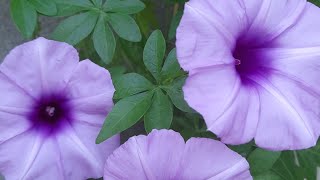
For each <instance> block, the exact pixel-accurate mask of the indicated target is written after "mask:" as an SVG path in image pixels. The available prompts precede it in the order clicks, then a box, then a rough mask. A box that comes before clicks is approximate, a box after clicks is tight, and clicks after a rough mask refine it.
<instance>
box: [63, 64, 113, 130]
mask: <svg viewBox="0 0 320 180" xmlns="http://www.w3.org/2000/svg"><path fill="white" fill-rule="evenodd" d="M67 88H68V96H69V99H70V103H71V104H72V107H73V110H74V117H73V118H74V119H73V120H74V121H82V122H85V123H88V124H92V125H93V126H101V125H102V124H103V122H104V119H105V117H106V116H107V114H108V112H109V111H110V110H111V108H112V107H113V101H112V97H113V93H114V91H115V90H114V87H113V84H112V80H111V76H110V74H109V72H108V71H107V70H106V69H104V68H102V67H99V66H98V65H96V64H94V63H92V62H91V61H89V60H84V61H81V62H80V63H79V65H78V66H77V68H76V69H75V70H74V72H73V74H72V76H71V78H70V80H69V82H68V86H67Z"/></svg>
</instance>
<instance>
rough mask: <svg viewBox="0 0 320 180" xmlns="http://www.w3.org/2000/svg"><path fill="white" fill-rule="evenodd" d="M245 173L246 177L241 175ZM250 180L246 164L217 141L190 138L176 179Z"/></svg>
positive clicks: (241, 158)
mask: <svg viewBox="0 0 320 180" xmlns="http://www.w3.org/2000/svg"><path fill="white" fill-rule="evenodd" d="M243 173H245V174H246V175H242V174H243ZM240 177H241V179H242V180H250V179H252V177H251V175H250V172H249V164H248V162H247V161H246V160H245V159H244V158H243V157H241V156H240V155H239V154H237V153H236V152H233V151H231V150H230V149H229V148H228V147H227V146H226V145H224V144H223V143H221V142H219V141H215V140H212V139H206V138H191V139H189V140H188V141H187V143H186V147H185V150H184V153H183V157H182V161H181V166H180V172H179V175H178V178H177V179H184V180H202V179H210V180H215V179H216V180H218V179H239V178H240Z"/></svg>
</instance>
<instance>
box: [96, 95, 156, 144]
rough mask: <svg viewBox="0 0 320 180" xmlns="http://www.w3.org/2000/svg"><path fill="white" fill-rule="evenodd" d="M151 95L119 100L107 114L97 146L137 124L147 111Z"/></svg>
mask: <svg viewBox="0 0 320 180" xmlns="http://www.w3.org/2000/svg"><path fill="white" fill-rule="evenodd" d="M152 95H153V93H152V92H145V93H140V94H137V95H134V96H130V97H127V98H124V99H121V100H120V101H119V102H118V103H117V104H116V105H115V106H114V107H113V109H112V111H111V112H110V113H109V114H108V116H107V118H106V120H105V122H104V124H103V127H102V129H101V131H100V133H99V135H98V137H97V139H96V143H97V144H99V143H101V142H103V141H105V140H106V139H108V138H110V137H112V136H113V135H116V134H117V133H120V132H122V131H124V130H126V129H128V128H129V127H131V126H133V125H134V124H135V123H137V122H138V121H139V120H140V119H141V118H142V117H143V115H144V114H145V113H146V112H147V111H148V109H149V107H150V105H151V102H152V101H151V100H152Z"/></svg>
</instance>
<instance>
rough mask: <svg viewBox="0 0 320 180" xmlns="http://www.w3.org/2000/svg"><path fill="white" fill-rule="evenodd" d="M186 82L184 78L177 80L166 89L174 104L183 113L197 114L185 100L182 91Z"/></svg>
mask: <svg viewBox="0 0 320 180" xmlns="http://www.w3.org/2000/svg"><path fill="white" fill-rule="evenodd" d="M184 82H185V77H184V78H178V79H176V80H175V81H174V82H173V84H172V85H171V86H170V87H169V88H165V89H164V90H165V91H167V93H168V95H169V97H170V99H171V101H172V103H173V104H174V105H175V106H176V107H177V108H178V109H180V110H181V111H184V112H190V113H195V111H194V110H193V109H192V108H191V107H190V106H189V105H188V104H187V102H186V101H185V100H184V95H183V91H182V86H183V84H184Z"/></svg>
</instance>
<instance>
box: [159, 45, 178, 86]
mask: <svg viewBox="0 0 320 180" xmlns="http://www.w3.org/2000/svg"><path fill="white" fill-rule="evenodd" d="M182 74H183V72H182V71H181V68H180V64H179V63H178V60H177V56H176V49H172V50H171V52H170V53H169V55H168V56H167V58H166V60H165V62H164V65H163V67H162V70H161V81H165V80H167V79H170V78H171V79H174V78H176V77H178V76H179V75H182Z"/></svg>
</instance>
